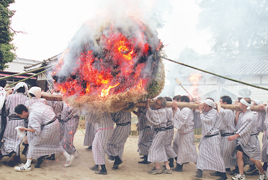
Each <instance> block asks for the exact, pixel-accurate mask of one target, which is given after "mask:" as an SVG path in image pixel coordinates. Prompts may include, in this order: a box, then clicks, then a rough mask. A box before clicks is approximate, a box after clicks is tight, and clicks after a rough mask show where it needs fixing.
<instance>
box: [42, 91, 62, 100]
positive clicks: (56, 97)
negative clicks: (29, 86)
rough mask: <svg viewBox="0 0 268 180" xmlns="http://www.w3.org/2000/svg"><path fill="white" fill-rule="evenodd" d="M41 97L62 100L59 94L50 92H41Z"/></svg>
mask: <svg viewBox="0 0 268 180" xmlns="http://www.w3.org/2000/svg"><path fill="white" fill-rule="evenodd" d="M41 97H42V98H45V99H46V100H48V101H62V99H63V96H62V95H61V94H50V93H46V92H41Z"/></svg>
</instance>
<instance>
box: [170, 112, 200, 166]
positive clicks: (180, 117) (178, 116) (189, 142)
mask: <svg viewBox="0 0 268 180" xmlns="http://www.w3.org/2000/svg"><path fill="white" fill-rule="evenodd" d="M193 120H194V113H193V111H192V110H191V109H190V108H187V107H185V108H183V109H182V110H180V109H179V108H178V110H177V111H176V113H175V114H174V126H175V128H177V129H178V131H177V133H176V134H179V135H178V139H177V144H178V150H177V151H176V154H177V164H180V165H182V164H183V163H187V162H194V163H196V161H197V151H196V147H195V145H194V121H193Z"/></svg>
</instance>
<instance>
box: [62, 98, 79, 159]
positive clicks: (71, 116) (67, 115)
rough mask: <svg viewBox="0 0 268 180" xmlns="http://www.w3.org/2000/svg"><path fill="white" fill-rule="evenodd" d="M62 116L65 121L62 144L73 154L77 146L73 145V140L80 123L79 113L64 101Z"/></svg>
mask: <svg viewBox="0 0 268 180" xmlns="http://www.w3.org/2000/svg"><path fill="white" fill-rule="evenodd" d="M61 118H62V120H63V121H64V122H65V123H64V128H65V129H64V135H63V138H62V141H61V142H62V146H63V148H64V150H65V151H66V152H67V153H68V154H70V155H72V154H74V153H75V151H76V148H75V146H74V145H73V140H74V135H75V133H76V130H77V127H78V125H79V115H78V114H77V113H73V109H72V108H71V107H69V106H68V105H67V104H66V103H64V105H63V110H62V113H61Z"/></svg>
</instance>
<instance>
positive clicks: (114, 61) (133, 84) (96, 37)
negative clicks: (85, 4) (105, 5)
mask: <svg viewBox="0 0 268 180" xmlns="http://www.w3.org/2000/svg"><path fill="white" fill-rule="evenodd" d="M123 21H126V22H125V23H120V24H126V26H127V27H121V26H119V25H118V22H113V21H112V22H110V23H108V24H107V25H106V26H101V27H95V26H92V23H87V24H85V25H84V26H83V27H82V28H81V29H80V30H79V34H78V35H77V34H76V35H75V37H81V34H80V33H81V32H87V33H86V34H85V35H86V37H85V39H84V40H83V41H82V42H80V43H77V41H76V40H73V41H74V42H75V43H73V44H72V43H71V44H70V45H69V47H68V48H67V50H66V51H65V53H64V54H63V55H62V56H61V58H60V59H59V63H58V64H57V65H56V66H55V68H54V70H55V74H54V78H55V80H56V82H57V83H56V85H57V87H58V88H59V89H61V91H62V92H63V94H64V97H65V98H64V99H65V101H66V102H67V103H68V104H70V105H71V106H72V107H74V108H76V109H80V110H86V111H89V110H94V111H96V112H117V111H121V110H131V108H132V107H134V104H135V103H137V102H139V101H141V100H144V99H145V98H146V97H150V98H154V97H156V96H157V95H159V94H160V92H161V91H162V89H163V87H164V84H165V82H164V80H165V71H164V65H163V63H162V60H161V58H160V51H161V49H162V47H163V45H162V43H161V42H160V40H159V39H158V38H157V33H156V32H155V31H153V30H151V29H149V28H148V27H147V26H146V25H145V24H143V23H142V22H140V21H137V20H135V19H133V18H127V19H125V20H123ZM92 28H95V30H96V31H94V30H92ZM94 33H95V34H94ZM87 37H90V38H89V39H86V38H87ZM81 47H82V48H81ZM77 50H78V52H77ZM70 63H71V65H70Z"/></svg>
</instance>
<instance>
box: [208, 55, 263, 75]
mask: <svg viewBox="0 0 268 180" xmlns="http://www.w3.org/2000/svg"><path fill="white" fill-rule="evenodd" d="M207 70H208V71H212V72H214V73H217V74H220V75H223V76H241V75H245V76H248V75H268V57H262V58H249V59H230V60H225V61H224V60H218V61H215V63H213V65H212V66H210V67H208V69H207Z"/></svg>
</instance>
